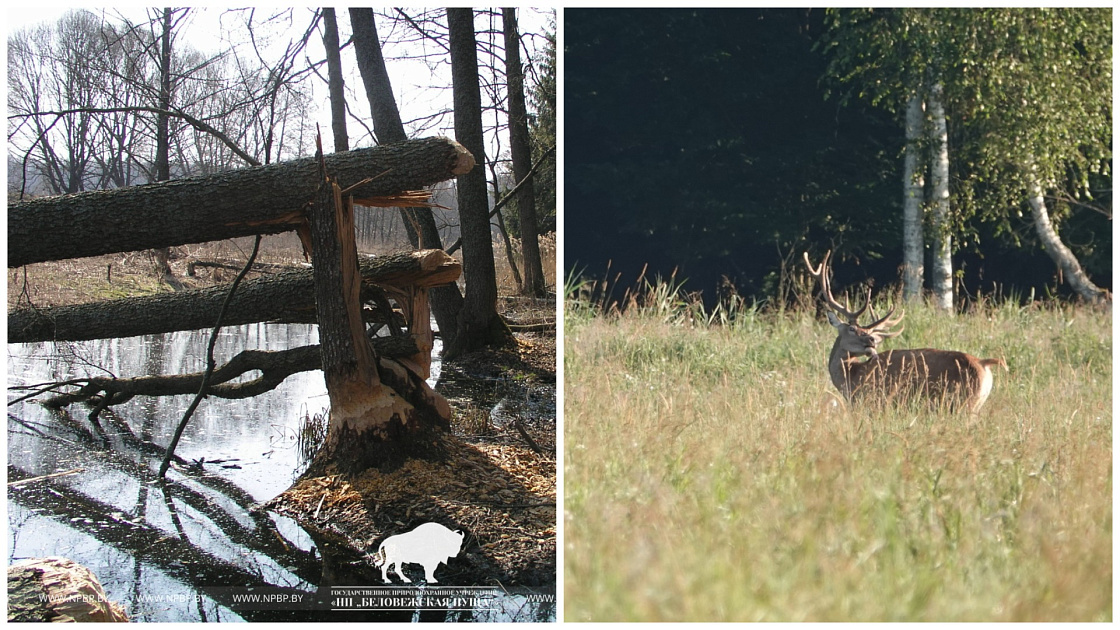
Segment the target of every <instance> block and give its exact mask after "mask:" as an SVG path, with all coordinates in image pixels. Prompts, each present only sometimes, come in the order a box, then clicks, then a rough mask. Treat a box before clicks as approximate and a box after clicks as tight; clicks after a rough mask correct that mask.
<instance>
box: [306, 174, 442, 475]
mask: <svg viewBox="0 0 1120 630" xmlns="http://www.w3.org/2000/svg"><path fill="white" fill-rule="evenodd" d="M321 181H322V186H321V188H320V191H319V195H318V197H317V200H316V202H315V204H314V205H313V206H312V208H311V210H310V211H309V213H308V214H309V219H310V223H311V230H310V238H311V244H312V248H311V259H312V266H313V268H314V275H315V305H316V312H317V314H318V320H319V340H320V348H321V349H322V357H323V376H324V380H325V381H326V384H327V393H328V395H329V397H330V403H331V411H330V421H329V424H328V427H327V437H326V440H325V442H324V445H323V448H322V449H321V450H320V451H319V453H318V455H316V457H315V460H314V461H313V462H312V464H311V466H310V468H309V470H308V473H307V474H315V472H317V471H323V470H324V469H327V468H334V469H336V470H341V471H343V472H347V473H356V472H359V471H361V470H365V469H367V468H372V467H377V468H382V469H388V468H392V467H395V466H397V465H399V464H400V463H401V462H403V461H404V460H405V459H407V458H410V457H424V458H432V457H439V456H440V454H441V452H442V439H441V438H442V434H443V432H445V431H447V430H448V429H449V428H450V417H451V408H450V405H449V404H448V403H447V401H446V400H445V399H444V398H443V397H442V396H440V395H439V394H437V393H435V392H434V391H433V390H432V389H431V387H429V386H428V384H427V383H425V382H424V380H423V379H422V378H420V377H419V376H418V375H416V374H414V373H412V372H411V371H409V370H408V369H406V368H405V367H403V366H402V365H401V364H399V363H396V362H393V361H392V360H390V359H385V358H383V357H379V356H378V354H377V352H376V351H375V350H374V348H373V346H372V345H371V344H370V342H369V340H368V339H367V337H366V333H365V324H364V323H363V321H362V317H361V295H360V294H361V280H360V275H359V271H358V261H357V245H356V243H355V237H354V207H353V200H352V198H347V199H346V200H345V201H344V200H343V197H342V191H341V188H340V187H339V185H338V184H337V183H336V180H335V179H333V178H331V177H328V176H327V173H326V171H325V168H324V171H323V172H322V180H321ZM409 308H410V310H416V309H415V306H410V307H409Z"/></svg>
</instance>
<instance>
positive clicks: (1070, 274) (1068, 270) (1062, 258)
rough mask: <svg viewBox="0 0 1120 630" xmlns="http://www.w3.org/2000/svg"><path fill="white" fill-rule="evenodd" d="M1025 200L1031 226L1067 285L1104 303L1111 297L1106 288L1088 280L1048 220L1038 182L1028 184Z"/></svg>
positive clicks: (1084, 297)
mask: <svg viewBox="0 0 1120 630" xmlns="http://www.w3.org/2000/svg"><path fill="white" fill-rule="evenodd" d="M1027 201H1028V202H1029V203H1030V206H1031V212H1032V214H1033V215H1034V229H1035V231H1036V232H1038V238H1039V240H1041V241H1042V246H1043V247H1044V248H1045V249H1046V253H1047V254H1050V258H1052V259H1053V260H1054V263H1055V264H1056V265H1058V269H1060V270H1061V272H1062V277H1063V278H1064V279H1065V281H1066V282H1068V283H1069V286H1070V287H1071V288H1072V289H1073V290H1074V291H1076V292H1077V294H1078V295H1079V296H1081V298H1082V299H1083V300H1085V301H1086V302H1093V303H1105V302H1109V301H1111V296H1109V294H1108V291H1106V290H1104V289H1102V288H1100V287H1098V286H1097V285H1095V284H1093V282H1092V281H1091V280H1089V276H1088V275H1086V273H1085V270H1083V269H1082V268H1081V264H1080V263H1078V262H1077V257H1076V256H1074V254H1073V252H1072V251H1070V249H1069V248H1068V247H1066V245H1065V243H1063V242H1062V239H1061V238H1060V237H1059V236H1058V232H1057V230H1055V229H1054V224H1053V223H1051V222H1050V213H1049V212H1048V211H1047V209H1046V201H1045V200H1044V199H1043V198H1042V186H1040V185H1039V184H1038V183H1037V182H1035V183H1033V184H1032V185H1031V190H1030V196H1028V197H1027Z"/></svg>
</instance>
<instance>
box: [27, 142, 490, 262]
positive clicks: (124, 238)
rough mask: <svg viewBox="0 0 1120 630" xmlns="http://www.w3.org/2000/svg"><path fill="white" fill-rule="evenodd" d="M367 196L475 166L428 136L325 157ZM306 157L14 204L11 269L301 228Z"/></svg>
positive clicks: (311, 187)
mask: <svg viewBox="0 0 1120 630" xmlns="http://www.w3.org/2000/svg"><path fill="white" fill-rule="evenodd" d="M325 160H326V164H327V168H328V169H330V171H331V172H332V173H335V174H337V177H338V178H339V181H341V182H343V183H344V184H345V185H347V186H351V185H353V184H356V183H358V182H360V181H362V180H363V179H366V178H370V177H372V178H374V179H373V181H371V182H369V183H367V184H365V185H363V186H361V187H358V188H356V189H355V190H354V191H352V193H353V194H354V195H355V196H358V197H379V196H380V197H383V196H388V195H394V194H398V193H400V192H402V191H409V190H418V189H421V188H423V187H425V186H428V185H431V184H434V183H437V182H441V181H444V180H447V179H450V178H452V177H454V176H455V175H457V174H460V173H464V172H467V171H469V170H470V169H471V168H473V166H474V158H473V157H472V156H471V155H470V153H468V152H467V151H466V149H464V148H463V147H462V146H461V145H459V144H458V143H457V142H455V141H454V140H449V139H447V138H427V139H423V140H410V141H408V142H402V143H398V144H391V145H383V146H379V147H374V148H371V149H361V150H356V151H349V152H346V153H333V154H331V155H328V156H326V157H325ZM317 181H318V164H317V163H316V160H315V158H304V159H300V160H293V161H290V162H283V163H278V164H273V165H270V166H258V167H251V168H245V169H240V170H236V171H229V172H225V173H218V174H215V175H208V176H202V177H190V178H184V179H177V180H173V181H170V182H162V183H156V184H146V185H143V186H132V187H128V188H119V189H115V190H98V191H91V192H84V193H77V194H73V195H62V196H57V197H42V198H39V199H32V200H30V201H25V202H21V203H13V204H9V205H8V266H9V267H19V266H22V265H27V264H30V263H36V262H43V261H47V260H63V259H68V258H80V257H84V256H97V255H101V254H112V253H117V252H127V251H138V250H145V249H154V248H157V247H170V246H175V245H185V244H188V243H203V242H207V241H215V240H223V239H227V238H235V237H239V236H252V235H255V234H277V233H280V232H286V231H289V230H294V229H296V228H297V227H298V226H299V225H300V224H301V222H302V221H304V216H305V210H306V207H307V204H308V203H309V202H310V201H311V200H313V199H314V198H315V188H316V182H317Z"/></svg>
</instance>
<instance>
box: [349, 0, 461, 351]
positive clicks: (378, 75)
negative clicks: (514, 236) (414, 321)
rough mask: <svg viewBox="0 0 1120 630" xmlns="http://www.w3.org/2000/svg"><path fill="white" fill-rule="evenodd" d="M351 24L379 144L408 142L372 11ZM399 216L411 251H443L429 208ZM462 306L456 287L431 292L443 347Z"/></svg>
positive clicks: (357, 14) (353, 13) (356, 11)
mask: <svg viewBox="0 0 1120 630" xmlns="http://www.w3.org/2000/svg"><path fill="white" fill-rule="evenodd" d="M350 24H351V27H352V28H353V29H354V50H355V53H356V55H357V58H358V70H359V72H361V75H362V82H363V83H364V84H365V88H366V97H367V98H368V99H369V106H370V112H371V116H372V118H373V129H374V133H375V134H377V138H378V140H379V141H381V142H394V141H396V139H400V140H403V139H405V138H407V137H408V136H407V134H406V132H405V129H404V124H403V123H402V122H401V116H400V111H399V110H398V109H397V101H396V99H395V98H394V97H393V86H392V84H391V83H390V81H389V73H388V71H387V70H386V68H385V57H384V56H383V55H382V54H381V41H380V39H379V38H378V36H377V24H376V22H374V19H373V10H372V9H368V8H353V9H350ZM400 215H401V219H402V222H403V223H404V227H405V231H406V232H407V233H408V238H409V241H410V242H411V243H412V246H413V247H418V248H421V249H443V242H442V240H441V239H440V236H439V228H438V227H436V221H435V217H433V216H432V211H431V210H430V209H428V208H400ZM462 306H463V295H462V294H461V293H460V292H459V287H458V286H454V285H451V286H443V287H437V288H434V289H432V291H431V308H432V314H433V315H434V316H435V318H436V324H437V325H438V326H439V330H440V333H441V334H442V335H443V340H444V343H445V344H447V343H452V342H454V340H455V333H456V324H455V322H456V321H457V319H458V317H459V309H461V308H462Z"/></svg>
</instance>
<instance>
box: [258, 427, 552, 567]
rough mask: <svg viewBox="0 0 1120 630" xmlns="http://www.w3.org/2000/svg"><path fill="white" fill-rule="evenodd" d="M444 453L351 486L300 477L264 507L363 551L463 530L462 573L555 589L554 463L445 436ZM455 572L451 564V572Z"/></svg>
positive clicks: (512, 448) (372, 473) (334, 479)
mask: <svg viewBox="0 0 1120 630" xmlns="http://www.w3.org/2000/svg"><path fill="white" fill-rule="evenodd" d="M447 447H448V457H447V460H446V461H443V462H428V461H423V460H419V459H413V460H409V461H408V462H407V463H405V464H404V465H403V466H401V467H400V468H399V469H397V470H395V471H393V472H391V473H381V472H378V471H377V470H368V471H366V472H364V473H362V474H361V475H359V476H358V477H356V478H354V479H352V480H349V481H348V480H346V479H345V478H344V477H341V476H337V475H336V476H329V477H318V478H312V479H304V480H301V481H300V482H298V483H297V484H296V485H295V486H293V487H292V488H291V489H289V490H288V491H287V492H285V493H284V494H283V495H281V496H280V497H277V498H276V499H274V500H273V501H271V502H269V504H268V505H267V506H266V507H268V508H269V509H275V510H277V511H280V512H283V513H287V514H289V515H292V516H294V517H296V518H297V519H298V520H300V522H302V523H304V524H306V525H309V526H312V527H316V528H323V529H324V530H326V529H330V530H333V531H334V532H335V533H336V535H337V533H342V534H343V535H344V536H346V537H347V538H348V539H349V541H350V542H351V543H352V544H354V546H356V547H358V548H364V549H367V550H369V552H370V553H372V552H373V551H376V549H377V545H378V544H379V543H380V541H382V540H384V538H385V537H386V536H389V535H392V534H397V533H401V532H402V531H404V530H406V529H410V528H412V527H415V526H416V525H418V524H420V523H423V522H428V521H436V522H440V523H444V524H447V525H448V526H454V528H457V529H462V530H463V531H465V532H466V533H467V542H466V544H464V550H463V553H462V554H461V556H463V555H465V556H469V557H467V558H464V563H463V564H460V565H456V566H459V567H460V569H459V570H460V571H463V574H464V576H465V575H472V574H473V575H490V576H492V577H493V578H494V579H496V580H501V581H502V582H503V583H504V584H510V583H514V584H522V585H531V584H539V583H553V581H554V580H555V573H554V571H555V549H556V461H555V459H554V458H552V457H551V456H547V457H546V456H540V455H537V454H536V453H533V452H532V451H530V450H528V449H525V448H524V447H521V446H519V445H487V446H484V447H482V448H481V449H480V448H476V447H475V446H471V445H469V444H464V443H461V442H459V441H458V440H456V439H454V438H448V440H447ZM542 563H543V564H542ZM464 564H465V565H469V566H472V567H474V569H475V570H473V571H466V570H464V569H462V568H461V567H462V566H463V565H464ZM456 566H450V565H449V569H451V575H454V574H455V573H456V571H455V568H456ZM480 567H482V569H481V570H479V568H480ZM487 567H488V569H487Z"/></svg>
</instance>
